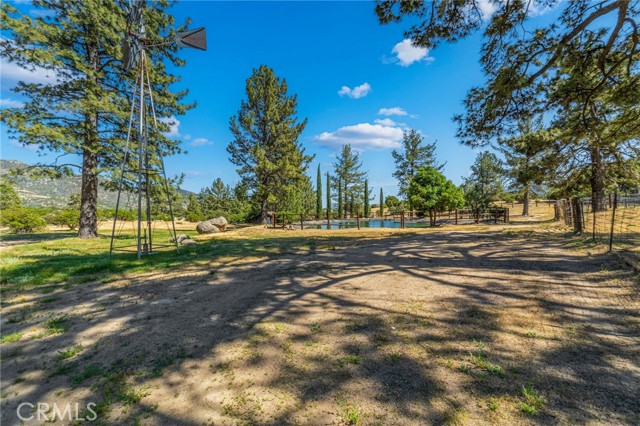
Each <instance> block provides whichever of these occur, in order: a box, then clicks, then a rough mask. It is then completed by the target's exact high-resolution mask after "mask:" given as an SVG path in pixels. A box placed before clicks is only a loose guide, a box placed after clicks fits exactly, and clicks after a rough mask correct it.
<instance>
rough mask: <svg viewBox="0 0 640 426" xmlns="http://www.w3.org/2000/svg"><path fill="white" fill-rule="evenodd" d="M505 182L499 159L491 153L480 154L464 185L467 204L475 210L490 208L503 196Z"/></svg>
mask: <svg viewBox="0 0 640 426" xmlns="http://www.w3.org/2000/svg"><path fill="white" fill-rule="evenodd" d="M503 181H504V170H503V168H502V162H501V161H500V160H499V159H498V157H497V156H496V155H495V154H494V153H492V152H489V151H483V152H481V153H479V154H478V156H477V157H476V160H475V162H474V163H473V165H472V166H471V176H470V177H469V178H467V179H465V181H464V183H463V184H462V185H463V190H464V196H465V199H466V201H467V204H469V205H470V206H471V207H472V208H474V209H478V208H486V207H489V204H490V203H491V202H492V201H495V200H497V199H498V198H500V197H501V196H502V194H503V192H504V188H503Z"/></svg>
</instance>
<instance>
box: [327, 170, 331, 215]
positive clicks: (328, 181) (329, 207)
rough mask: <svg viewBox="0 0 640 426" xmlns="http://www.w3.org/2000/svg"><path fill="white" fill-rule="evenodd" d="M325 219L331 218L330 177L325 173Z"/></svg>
mask: <svg viewBox="0 0 640 426" xmlns="http://www.w3.org/2000/svg"><path fill="white" fill-rule="evenodd" d="M327 217H328V218H331V176H329V172H327Z"/></svg>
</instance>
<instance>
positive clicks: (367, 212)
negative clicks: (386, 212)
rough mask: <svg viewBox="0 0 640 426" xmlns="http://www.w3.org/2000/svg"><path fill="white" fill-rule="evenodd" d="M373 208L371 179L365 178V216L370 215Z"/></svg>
mask: <svg viewBox="0 0 640 426" xmlns="http://www.w3.org/2000/svg"><path fill="white" fill-rule="evenodd" d="M370 214H371V209H370V208H369V179H365V180H364V217H367V218H368V217H369V215H370Z"/></svg>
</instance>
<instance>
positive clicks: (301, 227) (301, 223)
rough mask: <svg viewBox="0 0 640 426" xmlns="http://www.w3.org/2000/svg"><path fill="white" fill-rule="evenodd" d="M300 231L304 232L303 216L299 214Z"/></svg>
mask: <svg viewBox="0 0 640 426" xmlns="http://www.w3.org/2000/svg"><path fill="white" fill-rule="evenodd" d="M300 230H301V231H304V215H303V214H302V213H300Z"/></svg>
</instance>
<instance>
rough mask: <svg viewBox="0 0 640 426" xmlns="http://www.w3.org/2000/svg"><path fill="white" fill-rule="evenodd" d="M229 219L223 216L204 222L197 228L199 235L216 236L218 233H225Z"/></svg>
mask: <svg viewBox="0 0 640 426" xmlns="http://www.w3.org/2000/svg"><path fill="white" fill-rule="evenodd" d="M228 224H229V222H227V219H225V218H224V217H223V216H220V217H216V218H213V219H209V220H205V221H202V222H200V223H199V224H198V226H196V231H198V234H215V233H216V232H224V231H225V230H226V229H227V225H228Z"/></svg>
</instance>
